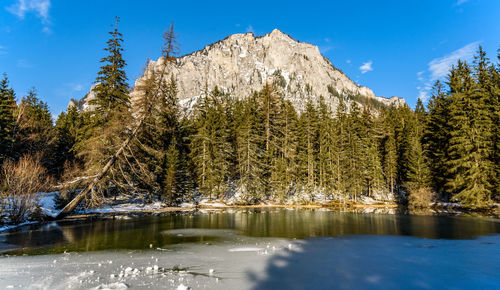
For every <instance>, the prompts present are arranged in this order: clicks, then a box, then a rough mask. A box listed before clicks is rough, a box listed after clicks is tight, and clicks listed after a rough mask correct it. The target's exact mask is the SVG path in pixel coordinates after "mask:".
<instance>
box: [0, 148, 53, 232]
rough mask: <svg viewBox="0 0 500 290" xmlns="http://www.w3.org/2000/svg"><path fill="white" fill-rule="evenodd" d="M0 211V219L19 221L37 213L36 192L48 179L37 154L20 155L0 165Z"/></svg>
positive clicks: (48, 181)
mask: <svg viewBox="0 0 500 290" xmlns="http://www.w3.org/2000/svg"><path fill="white" fill-rule="evenodd" d="M0 170H1V175H0V210H1V214H2V218H3V220H7V221H8V222H10V223H21V222H24V221H26V220H27V219H29V218H30V217H32V216H34V215H36V214H37V212H39V208H38V198H37V193H38V192H40V191H42V190H44V189H47V188H48V186H49V184H50V179H49V178H48V176H47V173H46V170H45V168H44V167H43V166H42V165H41V164H40V160H39V158H38V157H33V156H31V155H24V156H23V157H21V158H20V159H19V161H17V162H14V161H12V160H8V161H6V162H4V164H3V165H2V167H1V169H0Z"/></svg>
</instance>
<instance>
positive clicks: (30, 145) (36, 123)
mask: <svg viewBox="0 0 500 290" xmlns="http://www.w3.org/2000/svg"><path fill="white" fill-rule="evenodd" d="M15 115H16V116H15V117H16V119H17V120H16V121H17V122H16V127H17V128H16V129H15V132H14V133H15V135H14V139H15V144H14V152H15V157H16V158H19V157H21V156H22V155H24V154H29V155H33V156H34V155H36V154H40V155H41V156H40V158H41V160H42V164H43V165H44V167H46V168H48V167H51V165H52V164H50V161H51V158H50V156H48V155H50V154H49V153H50V150H51V146H52V145H53V142H52V141H53V130H52V115H51V114H50V111H49V108H48V106H47V104H46V103H44V102H42V101H41V100H40V99H39V98H38V96H37V93H36V90H35V89H34V88H33V89H31V90H30V91H29V92H28V95H27V96H25V97H23V99H22V100H21V103H20V104H19V106H18V108H17V111H16V113H15Z"/></svg>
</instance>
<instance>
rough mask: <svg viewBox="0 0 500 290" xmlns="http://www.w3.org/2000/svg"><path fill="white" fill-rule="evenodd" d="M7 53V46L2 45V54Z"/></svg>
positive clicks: (0, 50)
mask: <svg viewBox="0 0 500 290" xmlns="http://www.w3.org/2000/svg"><path fill="white" fill-rule="evenodd" d="M4 54H7V48H6V47H5V46H2V45H0V55H4Z"/></svg>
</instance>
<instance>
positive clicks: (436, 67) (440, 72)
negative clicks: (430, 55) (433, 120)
mask: <svg viewBox="0 0 500 290" xmlns="http://www.w3.org/2000/svg"><path fill="white" fill-rule="evenodd" d="M478 45H479V41H475V42H472V43H469V44H467V45H465V46H464V47H461V48H459V49H457V50H455V51H452V52H451V53H449V54H447V55H445V56H442V57H439V58H435V59H433V60H431V61H430V62H429V63H428V68H427V71H420V72H417V80H418V81H419V83H420V85H419V86H417V90H418V97H419V98H420V99H421V100H422V101H424V102H425V101H427V100H428V99H429V96H430V92H431V89H432V83H434V82H435V81H436V80H440V79H443V78H445V77H446V76H447V75H448V73H449V71H450V68H451V66H453V65H454V64H456V63H457V61H458V60H459V59H460V60H463V61H467V62H470V61H471V60H472V58H473V57H474V53H475V51H476V49H477V46H478Z"/></svg>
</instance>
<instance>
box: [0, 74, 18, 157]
mask: <svg viewBox="0 0 500 290" xmlns="http://www.w3.org/2000/svg"><path fill="white" fill-rule="evenodd" d="M15 110H16V100H15V94H14V90H13V89H12V88H10V87H9V80H8V78H7V75H6V74H4V75H3V78H2V80H1V81H0V165H1V164H2V163H3V161H4V160H5V159H6V158H8V157H9V156H12V154H13V152H12V146H13V143H14V128H15V126H16V119H15V117H14V113H15Z"/></svg>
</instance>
